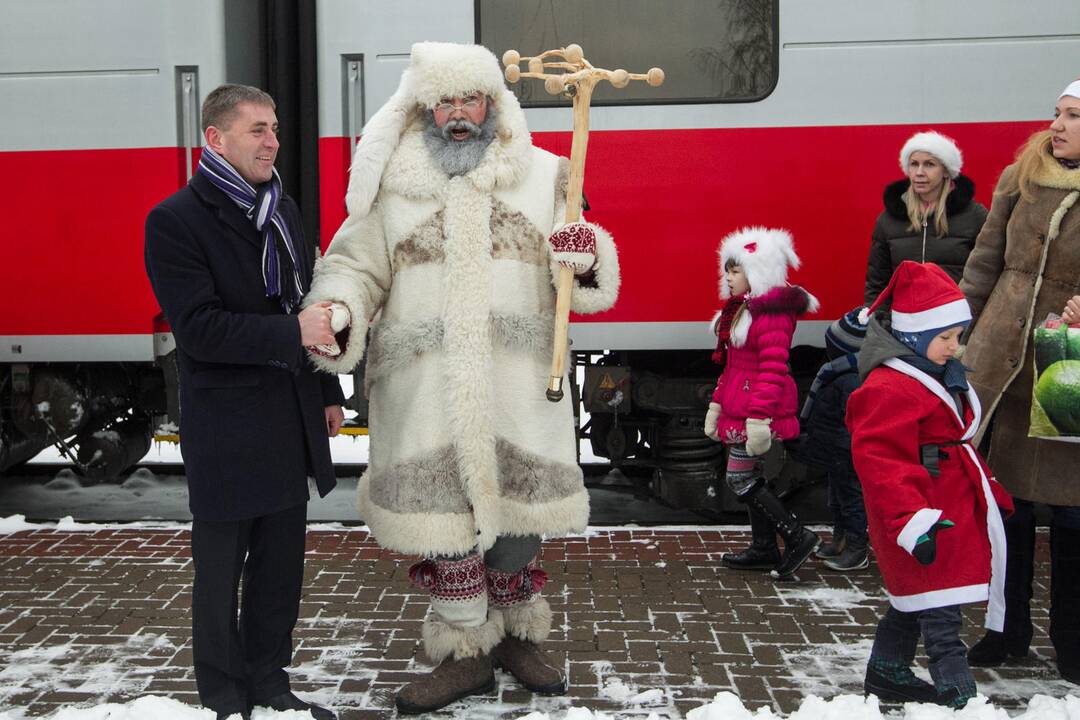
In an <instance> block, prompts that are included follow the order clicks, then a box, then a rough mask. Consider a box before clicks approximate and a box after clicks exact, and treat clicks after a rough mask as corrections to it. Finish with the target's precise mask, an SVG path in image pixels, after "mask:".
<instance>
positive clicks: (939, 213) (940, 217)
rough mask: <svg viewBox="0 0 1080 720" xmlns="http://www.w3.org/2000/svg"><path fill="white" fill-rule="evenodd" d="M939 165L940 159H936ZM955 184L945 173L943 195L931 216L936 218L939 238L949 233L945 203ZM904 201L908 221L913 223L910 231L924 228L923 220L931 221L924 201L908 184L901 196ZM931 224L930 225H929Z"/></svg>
mask: <svg viewBox="0 0 1080 720" xmlns="http://www.w3.org/2000/svg"><path fill="white" fill-rule="evenodd" d="M934 159H935V160H937V161H938V162H939V163H940V162H941V160H940V159H938V158H934ZM952 185H953V182H952V180H951V179H950V178H949V173H948V171H946V172H945V178H944V179H943V181H942V183H941V194H940V195H938V199H937V202H935V203H934V207H933V208H932V209H931V210H930V214H931V215H933V217H934V233H935V234H936V235H937V236H938V237H944V236H945V235H947V234H948V232H949V219H948V217H946V216H947V215H948V213H946V212H945V201H946V200H948V199H949V193H950V192H952ZM900 197H901V199H903V201H904V206H905V207H906V208H907V216H908V220H909V221H910V222H911V227H909V228H908V230H918V229H919V228H921V227H922V224H923V220H927V221H928V220H929V219H930V218H929V217H928V216H927V215H926V214H925V213H924V212H923V201H922V198H920V197H919V196H918V195H916V194H915V189H914V188H913V187H912V186H911V185H910V183H909V184H908V188H907V190H905V191H904V194H903V195H901V196H900ZM928 224H929V223H928Z"/></svg>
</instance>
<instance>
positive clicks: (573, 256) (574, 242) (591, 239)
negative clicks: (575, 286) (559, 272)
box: [548, 223, 596, 275]
mask: <svg viewBox="0 0 1080 720" xmlns="http://www.w3.org/2000/svg"><path fill="white" fill-rule="evenodd" d="M548 242H549V243H551V255H552V257H553V258H554V259H555V262H557V263H559V264H560V265H562V266H563V267H567V268H570V269H571V270H573V271H574V274H575V275H584V274H585V273H587V272H589V271H590V270H592V268H593V265H595V264H596V232H595V231H594V230H593V229H592V228H591V227H589V226H588V225H586V224H585V223H570V224H569V225H563V226H562V227H561V228H558V229H557V230H556V231H555V232H553V233H552V234H551V237H549V238H548Z"/></svg>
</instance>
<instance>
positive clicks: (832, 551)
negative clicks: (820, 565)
mask: <svg viewBox="0 0 1080 720" xmlns="http://www.w3.org/2000/svg"><path fill="white" fill-rule="evenodd" d="M844 543H845V537H844V533H842V532H840V531H839V530H837V529H835V528H833V534H832V539H831V540H829V541H827V542H823V543H821V545H819V546H818V549H817V552H815V553H814V555H815V556H817V557H819V558H821V559H822V560H828V559H829V558H834V557H837V556H839V555H840V553H842V552H843V551H844Z"/></svg>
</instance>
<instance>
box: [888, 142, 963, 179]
mask: <svg viewBox="0 0 1080 720" xmlns="http://www.w3.org/2000/svg"><path fill="white" fill-rule="evenodd" d="M920 150H921V151H922V152H928V153H930V154H931V155H933V156H934V157H936V158H937V159H938V160H940V161H941V164H942V165H944V166H945V170H946V171H947V172H948V173H949V177H951V178H955V177H956V176H957V175H959V174H960V169H961V168H962V167H964V157H963V156H962V155H961V154H960V148H958V147H957V146H956V142H955V141H954V140H953V139H952V138H948V137H945V136H944V135H942V134H941V133H937V132H934V131H933V130H929V131H927V132H921V133H915V134H914V135H912V136H911V137H910V138H908V141H907V142H906V143H904V147H903V149H901V150H900V170H901V171H902V172H903V173H904V174H905V175H907V171H908V160H910V159H911V153H914V152H919V151H920Z"/></svg>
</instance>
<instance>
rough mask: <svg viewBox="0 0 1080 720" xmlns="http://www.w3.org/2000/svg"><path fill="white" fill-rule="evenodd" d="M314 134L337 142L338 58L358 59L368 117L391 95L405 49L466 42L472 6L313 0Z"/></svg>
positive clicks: (409, 0)
mask: <svg viewBox="0 0 1080 720" xmlns="http://www.w3.org/2000/svg"><path fill="white" fill-rule="evenodd" d="M316 8H317V9H316V23H317V31H316V33H317V35H318V48H319V49H318V58H319V61H318V62H319V134H320V135H322V136H323V137H342V136H344V135H345V129H344V127H343V124H344V123H343V116H344V114H345V113H344V108H343V106H342V100H343V91H342V88H343V85H344V83H343V79H342V61H341V58H342V56H344V55H354V56H355V55H363V58H364V62H363V69H364V78H363V86H364V95H365V99H364V106H365V107H366V108H367V114H368V117H370V116H371V114H372V113H373V112H374V111H375V110H378V109H379V107H381V106H382V104H383V103H385V102H386V100H387V98H389V97H390V96H391V95H393V93H394V91H395V90H397V86H398V81H399V80H400V79H401V72H402V70H404V69H405V66H406V64H407V63H408V59H409V48H410V47H411V46H412V44H413V43H414V42H418V41H421V40H440V41H445V42H472V41H473V36H474V32H475V29H474V24H473V2H472V0H444V1H443V2H438V3H432V2H425V1H424V0H396V1H395V2H385V1H383V0H318V5H317V6H316Z"/></svg>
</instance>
